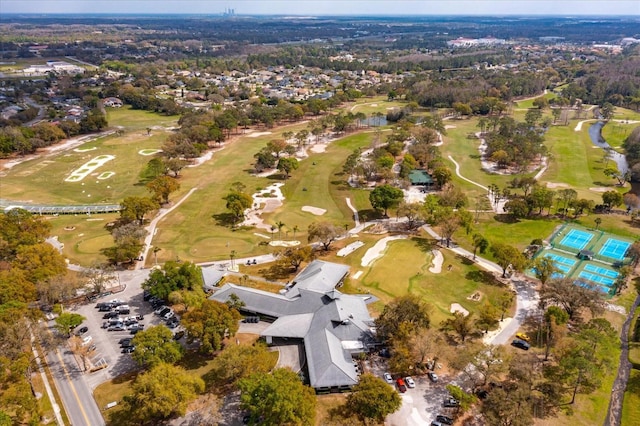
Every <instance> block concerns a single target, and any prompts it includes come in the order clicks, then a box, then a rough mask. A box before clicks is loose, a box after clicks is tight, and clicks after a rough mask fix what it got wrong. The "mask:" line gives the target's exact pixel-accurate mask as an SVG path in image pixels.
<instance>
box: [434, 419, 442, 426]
mask: <svg viewBox="0 0 640 426" xmlns="http://www.w3.org/2000/svg"><path fill="white" fill-rule="evenodd" d="M431 426H442V423H440V422H438V421H436V420H434V421H432V422H431Z"/></svg>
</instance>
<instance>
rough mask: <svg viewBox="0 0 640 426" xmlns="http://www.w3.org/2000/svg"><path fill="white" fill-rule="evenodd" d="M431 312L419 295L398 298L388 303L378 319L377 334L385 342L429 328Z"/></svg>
mask: <svg viewBox="0 0 640 426" xmlns="http://www.w3.org/2000/svg"><path fill="white" fill-rule="evenodd" d="M430 311H431V306H430V305H429V304H428V303H426V302H425V301H424V300H422V298H421V297H419V296H417V295H414V294H407V295H405V296H401V297H398V298H396V299H394V300H392V301H391V302H390V303H388V304H387V305H386V306H385V307H384V309H383V310H382V314H380V316H379V317H378V318H377V319H376V321H375V322H376V330H377V334H378V336H379V337H380V339H382V340H383V341H385V340H391V339H394V338H398V337H400V336H401V335H403V336H404V334H413V333H416V332H418V331H420V330H423V329H426V328H429V325H430V323H431V318H430V315H429V312H430Z"/></svg>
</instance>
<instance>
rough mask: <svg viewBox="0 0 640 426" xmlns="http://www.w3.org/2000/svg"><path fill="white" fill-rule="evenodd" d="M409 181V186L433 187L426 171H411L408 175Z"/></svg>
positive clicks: (431, 179)
mask: <svg viewBox="0 0 640 426" xmlns="http://www.w3.org/2000/svg"><path fill="white" fill-rule="evenodd" d="M409 181H410V182H411V185H415V186H425V187H428V188H429V187H431V185H433V178H432V177H431V175H430V174H429V173H428V172H427V171H426V170H418V169H416V170H412V171H411V173H409Z"/></svg>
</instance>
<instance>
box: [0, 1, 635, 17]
mask: <svg viewBox="0 0 640 426" xmlns="http://www.w3.org/2000/svg"><path fill="white" fill-rule="evenodd" d="M225 8H233V9H235V13H236V14H238V15H241V14H267V15H273V14H275V15H288V14H291V15H452V14H455V15H562V16H567V15H627V16H628V15H635V16H639V15H640V0H397V1H389V0H322V1H318V0H227V1H223V0H0V14H2V13H15V12H18V13H172V14H177V13H187V14H191V13H195V14H197V13H203V14H217V13H221V12H223V11H224V10H225Z"/></svg>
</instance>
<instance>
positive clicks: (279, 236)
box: [276, 221, 284, 240]
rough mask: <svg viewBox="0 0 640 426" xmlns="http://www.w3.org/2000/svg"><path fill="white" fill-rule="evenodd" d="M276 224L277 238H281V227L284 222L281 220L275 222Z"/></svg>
mask: <svg viewBox="0 0 640 426" xmlns="http://www.w3.org/2000/svg"><path fill="white" fill-rule="evenodd" d="M276 226H277V227H278V239H279V240H281V239H282V228H283V227H284V223H283V222H282V221H279V222H276Z"/></svg>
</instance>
